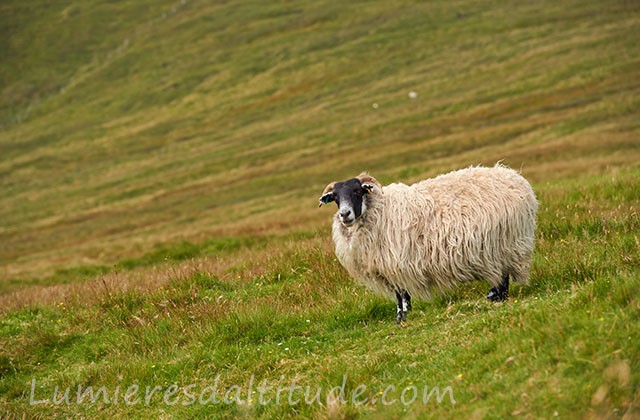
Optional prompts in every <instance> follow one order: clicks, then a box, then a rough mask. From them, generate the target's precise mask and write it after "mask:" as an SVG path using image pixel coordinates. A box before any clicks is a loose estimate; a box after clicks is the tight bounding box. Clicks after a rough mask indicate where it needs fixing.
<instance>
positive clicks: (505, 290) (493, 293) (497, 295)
mask: <svg viewBox="0 0 640 420" xmlns="http://www.w3.org/2000/svg"><path fill="white" fill-rule="evenodd" d="M487 299H489V300H490V301H492V302H504V301H505V300H507V299H509V275H508V274H507V275H505V276H504V277H503V278H502V282H501V283H500V284H499V285H498V286H497V287H492V288H491V290H489V293H488V294H487Z"/></svg>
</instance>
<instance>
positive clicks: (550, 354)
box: [0, 0, 640, 418]
mask: <svg viewBox="0 0 640 420" xmlns="http://www.w3.org/2000/svg"><path fill="white" fill-rule="evenodd" d="M0 11H1V13H0V28H1V30H2V32H3V37H1V38H0V53H1V55H2V59H1V60H0V81H1V85H0V89H1V91H0V92H1V96H0V127H1V130H2V131H0V195H1V196H2V206H0V266H1V267H2V269H1V271H0V415H2V414H8V415H10V416H11V415H15V416H16V417H21V416H22V414H24V413H26V414H28V415H29V416H38V415H42V416H43V417H45V416H46V417H48V416H50V415H52V414H54V413H57V414H58V415H62V416H74V415H76V414H79V415H81V416H85V417H94V416H102V417H111V416H112V415H113V414H115V415H119V416H128V417H146V416H155V417H157V416H163V415H167V416H169V415H176V416H179V417H184V416H186V415H191V416H203V417H204V416H205V415H217V416H219V417H224V416H227V417H229V418H231V417H236V416H266V417H280V416H294V415H300V414H301V415H304V416H307V417H354V416H359V415H365V414H366V415H372V416H377V417H380V418H390V417H397V416H401V415H403V414H407V415H408V416H410V417H412V416H416V415H417V416H425V417H429V416H433V417H442V416H447V417H454V416H455V417H469V416H475V417H479V418H481V417H490V418H496V417H504V416H506V415H514V416H524V417H552V416H554V415H555V413H557V414H558V415H559V416H560V417H565V418H566V417H574V416H602V417H614V418H615V417H622V416H624V415H625V414H627V415H628V416H630V417H637V416H639V415H640V413H639V412H638V410H639V408H638V407H639V405H640V396H639V395H640V375H639V374H638V372H640V357H639V355H640V334H639V330H638V325H639V323H638V321H640V304H639V303H638V295H639V293H640V269H639V266H640V237H639V232H640V215H639V214H638V212H639V209H640V185H639V180H640V165H639V164H638V162H640V100H639V98H640V45H638V44H639V41H638V40H640V36H639V35H640V7H638V5H637V4H636V3H635V2H629V1H604V2H603V1H582V2H577V1H575V2H570V1H568V2H552V1H540V2H515V1H501V2H491V3H488V2H487V3H484V2H471V1H466V0H465V1H461V2H456V3H451V2H427V3H419V4H414V3H413V2H402V3H397V2H393V3H384V2H362V3H349V4H348V5H345V4H341V3H339V2H336V3H333V2H297V3H291V2H283V3H278V2H269V3H268V4H267V3H263V2H258V3H248V2H229V3H226V4H223V3H220V4H217V3H216V4H211V3H210V2H204V1H198V0H186V1H184V2H182V1H177V2H164V1H157V2H150V1H136V2H132V1H125V2H101V1H97V0H95V1H93V0H92V1H91V2H71V1H57V2H53V3H48V4H42V5H38V6H37V7H34V6H32V5H30V3H28V2H26V3H25V2H18V1H5V2H3V4H2V5H1V6H0ZM411 91H413V92H416V93H417V97H416V98H413V99H412V98H409V97H408V93H409V92H411ZM499 160H502V161H503V162H504V163H505V164H507V165H510V166H513V167H516V168H518V169H522V172H523V174H524V175H525V176H526V177H527V178H529V179H530V180H531V181H532V183H533V185H534V188H535V190H536V192H537V194H538V197H539V200H540V203H541V205H540V214H539V230H538V239H537V242H536V254H535V257H534V265H533V269H532V275H531V282H530V284H529V285H527V286H520V287H518V286H515V287H513V288H512V292H511V294H512V298H511V300H510V301H509V302H507V303H504V304H491V303H489V302H486V301H485V300H484V299H483V297H484V295H485V293H486V291H487V289H488V286H487V285H486V284H482V283H478V284H472V285H468V286H464V287H461V288H460V289H459V290H458V291H456V292H455V293H453V294H451V295H447V296H443V297H439V298H437V299H435V300H433V301H431V302H417V304H416V306H415V308H414V311H413V312H412V313H411V314H410V316H409V321H408V322H407V323H406V324H403V325H402V326H397V325H396V324H395V323H394V318H395V314H394V306H393V303H392V302H390V301H387V300H384V299H382V298H379V297H376V296H374V295H372V294H371V293H369V292H367V291H366V290H364V289H363V288H362V287H360V286H359V285H357V284H355V283H354V282H353V281H352V280H351V279H349V277H348V276H347V275H346V273H345V272H344V270H343V269H342V268H341V267H340V266H339V264H338V263H337V262H336V260H335V258H334V257H333V254H332V249H331V243H330V239H329V224H330V217H331V216H330V213H331V212H330V211H329V210H326V209H325V210H317V209H316V208H315V207H316V203H317V201H316V200H317V197H318V195H319V194H320V193H321V191H322V189H323V188H324V186H325V185H326V184H327V183H328V182H330V181H333V180H339V179H344V178H347V177H350V176H353V175H356V174H357V173H359V172H360V171H362V170H365V169H366V170H369V171H370V172H371V173H372V174H374V175H375V176H376V177H377V178H378V179H380V180H381V181H382V182H383V183H387V182H391V181H404V182H412V181H415V180H418V179H421V178H424V177H427V176H433V175H436V174H438V173H440V172H443V171H448V170H451V169H455V168H459V167H464V166H468V165H471V164H478V163H484V164H493V163H495V162H496V161H499ZM344 375H346V378H347V380H346V385H345V390H346V394H347V397H349V396H352V395H353V393H354V392H356V389H358V385H360V384H362V385H365V386H366V389H365V390H364V391H363V393H362V394H361V396H360V399H359V400H360V401H363V400H364V399H365V398H367V403H366V404H363V405H354V404H353V403H351V402H350V403H349V404H346V405H345V404H340V403H339V402H327V399H326V397H327V393H328V390H329V389H330V388H331V387H335V386H339V385H341V383H342V381H343V378H344ZM217 377H219V380H218V393H217V397H218V398H219V399H224V396H225V393H228V392H232V393H233V392H234V389H235V388H233V386H234V385H237V386H239V387H241V388H242V395H241V398H242V399H245V397H246V391H247V388H248V384H249V381H250V379H251V378H252V377H253V378H254V380H255V384H256V385H255V386H256V387H257V385H258V384H260V383H261V382H262V381H263V380H266V381H267V383H268V384H269V385H270V386H273V387H274V390H272V391H271V393H267V397H270V398H272V399H273V398H275V396H276V391H275V390H276V389H277V388H278V386H281V387H287V386H289V385H290V384H291V381H293V380H295V381H296V384H298V385H299V386H301V387H306V386H309V387H311V390H312V391H311V392H313V391H314V390H315V389H316V388H317V387H322V389H323V394H322V399H321V401H322V403H321V404H317V403H316V404H312V405H307V404H304V403H301V404H297V405H294V406H289V405H288V404H287V403H286V400H287V398H288V388H287V391H286V393H285V394H283V396H281V404H275V403H273V402H272V403H270V404H266V405H261V404H260V403H259V401H258V400H257V396H254V397H253V398H252V399H253V401H252V402H251V403H244V404H235V403H234V404H229V405H227V404H224V403H222V404H218V405H201V404H198V403H197V401H196V403H195V404H186V405H183V404H182V403H183V402H188V401H189V398H187V397H186V396H185V394H184V391H185V389H184V388H185V387H187V386H189V385H191V384H193V385H194V388H192V389H191V391H192V392H193V394H195V395H196V398H197V397H198V396H199V395H200V392H201V391H203V390H204V389H205V388H206V387H207V386H208V385H210V386H213V385H214V383H215V381H216V378H217ZM32 380H35V381H36V384H37V388H36V389H35V398H36V399H46V398H49V399H50V398H52V394H53V393H54V389H55V387H56V386H59V387H61V389H62V390H64V389H65V388H67V387H69V388H70V399H71V400H72V403H71V404H69V405H67V404H64V403H63V404H60V405H55V404H53V403H45V404H37V405H32V406H30V405H29V397H30V386H31V384H32ZM134 384H135V385H138V386H139V388H140V390H139V393H138V397H140V398H139V400H141V401H139V402H138V404H134V405H131V406H128V405H127V404H125V403H124V402H123V398H124V394H125V391H126V390H127V388H128V387H129V386H131V385H134ZM172 384H175V385H177V386H178V387H179V389H178V391H177V393H176V397H177V403H176V404H173V405H171V404H166V403H164V402H163V400H162V397H163V393H164V392H165V391H166V390H167V389H168V387H170V386H171V385H172ZM78 385H81V386H82V387H85V388H86V386H94V387H95V388H98V387H100V386H104V387H105V388H106V389H107V390H108V392H109V397H110V398H111V397H113V394H114V392H115V390H116V388H118V387H119V388H121V395H120V400H119V401H120V402H119V403H118V404H115V403H113V401H111V402H110V403H109V404H105V403H95V404H90V403H87V402H85V403H83V404H77V403H76V402H75V401H76V398H75V397H76V391H77V388H78ZM389 385H393V386H395V387H396V389H395V390H394V391H393V392H390V393H389V395H388V398H387V401H389V400H393V399H400V396H401V393H402V392H403V391H404V390H405V389H408V392H412V389H413V388H412V387H416V388H417V389H418V390H419V398H417V401H416V402H414V403H413V404H410V405H404V404H402V403H401V402H400V401H399V400H398V401H396V403H395V404H391V405H388V406H385V405H384V404H382V403H381V397H382V395H380V393H381V392H382V393H383V392H384V390H385V387H387V386H389ZM147 386H148V387H154V386H158V387H161V388H162V390H161V391H157V393H156V394H155V395H152V396H151V398H150V399H149V404H148V405H147V404H144V397H145V387H147ZM425 386H428V390H429V391H430V390H431V389H432V387H434V386H439V387H440V391H442V390H443V389H444V388H445V387H447V386H451V389H452V391H453V398H454V399H455V401H456V404H452V402H451V401H450V399H449V397H445V398H444V399H443V400H442V401H441V402H440V403H438V402H437V399H436V398H435V396H433V397H432V399H431V400H430V401H429V402H428V403H426V404H424V403H423V402H422V398H421V397H422V391H423V389H424V387H425ZM230 395H231V394H230ZM304 397H305V396H304V391H298V393H297V394H295V395H294V399H299V400H304ZM405 397H406V398H405V399H410V397H411V394H405ZM87 399H88V398H87ZM169 400H170V401H171V398H169ZM373 400H375V401H376V402H373Z"/></svg>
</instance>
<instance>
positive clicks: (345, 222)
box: [340, 217, 356, 227]
mask: <svg viewBox="0 0 640 420" xmlns="http://www.w3.org/2000/svg"><path fill="white" fill-rule="evenodd" d="M340 222H342V224H343V225H344V226H345V227H351V226H353V224H354V223H355V222H356V219H355V217H346V218H345V217H341V218H340Z"/></svg>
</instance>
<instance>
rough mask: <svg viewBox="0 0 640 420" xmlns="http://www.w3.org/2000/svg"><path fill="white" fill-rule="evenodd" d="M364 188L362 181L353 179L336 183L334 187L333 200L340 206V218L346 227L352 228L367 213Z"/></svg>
mask: <svg viewBox="0 0 640 420" xmlns="http://www.w3.org/2000/svg"><path fill="white" fill-rule="evenodd" d="M366 193H367V190H366V189H365V188H363V186H362V184H361V183H360V180H359V179H357V178H352V179H349V180H347V181H344V182H336V184H335V186H334V187H333V199H334V200H335V202H336V204H337V205H338V216H339V217H340V221H341V222H342V224H343V225H345V226H351V225H353V224H354V223H355V221H356V220H357V219H358V218H359V217H360V216H362V214H363V213H364V212H365V211H366V204H365V201H364V195H365V194H366Z"/></svg>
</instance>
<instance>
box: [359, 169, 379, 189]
mask: <svg viewBox="0 0 640 420" xmlns="http://www.w3.org/2000/svg"><path fill="white" fill-rule="evenodd" d="M356 178H358V179H359V180H360V183H361V184H373V185H375V186H376V187H378V188H379V189H382V184H380V182H379V181H378V180H377V179H375V178H374V177H372V176H371V175H369V174H368V173H366V172H363V173H361V174H360V175H358V176H357V177H356Z"/></svg>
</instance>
